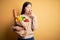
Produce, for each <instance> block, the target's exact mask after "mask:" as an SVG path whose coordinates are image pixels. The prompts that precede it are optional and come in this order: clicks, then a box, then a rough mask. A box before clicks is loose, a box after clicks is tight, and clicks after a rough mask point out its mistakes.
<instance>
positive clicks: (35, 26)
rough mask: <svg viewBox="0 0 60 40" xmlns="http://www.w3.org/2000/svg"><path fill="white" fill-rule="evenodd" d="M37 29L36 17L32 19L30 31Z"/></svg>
mask: <svg viewBox="0 0 60 40" xmlns="http://www.w3.org/2000/svg"><path fill="white" fill-rule="evenodd" d="M37 28H38V23H37V17H36V16H35V17H34V19H33V26H32V29H33V30H35V29H37Z"/></svg>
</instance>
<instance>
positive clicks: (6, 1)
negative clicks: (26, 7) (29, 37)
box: [0, 0, 60, 40]
mask: <svg viewBox="0 0 60 40" xmlns="http://www.w3.org/2000/svg"><path fill="white" fill-rule="evenodd" d="M25 1H28V0H0V40H17V37H16V36H17V35H16V33H14V32H13V31H12V29H11V26H12V24H13V15H12V13H13V12H12V10H13V9H18V10H19V11H18V12H19V13H20V12H21V8H22V5H23V3H24V2H25ZM29 1H30V2H31V3H32V9H33V12H34V13H35V14H36V16H37V18H38V19H37V20H38V29H37V30H35V31H34V37H35V40H60V24H59V23H60V1H59V0H29Z"/></svg>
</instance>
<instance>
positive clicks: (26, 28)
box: [13, 2, 37, 40]
mask: <svg viewBox="0 0 60 40" xmlns="http://www.w3.org/2000/svg"><path fill="white" fill-rule="evenodd" d="M13 12H14V13H13V16H14V20H15V23H16V24H15V26H14V27H13V29H14V31H15V32H16V33H17V34H18V35H19V37H18V40H34V35H33V31H34V30H35V29H36V28H37V18H36V16H35V15H34V14H33V12H32V4H31V3H30V2H25V3H24V4H23V7H22V11H21V14H20V16H22V17H24V20H23V21H22V22H21V21H20V22H18V21H16V19H17V15H16V11H15V10H14V11H13Z"/></svg>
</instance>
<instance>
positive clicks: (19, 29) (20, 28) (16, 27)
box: [13, 26, 23, 31]
mask: <svg viewBox="0 0 60 40" xmlns="http://www.w3.org/2000/svg"><path fill="white" fill-rule="evenodd" d="M13 29H15V30H16V31H21V30H23V28H22V27H20V26H14V27H13Z"/></svg>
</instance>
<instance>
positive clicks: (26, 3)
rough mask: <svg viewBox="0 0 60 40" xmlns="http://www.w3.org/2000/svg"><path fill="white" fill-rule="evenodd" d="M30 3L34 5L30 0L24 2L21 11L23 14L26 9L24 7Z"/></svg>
mask: <svg viewBox="0 0 60 40" xmlns="http://www.w3.org/2000/svg"><path fill="white" fill-rule="evenodd" d="M29 4H31V5H32V3H30V2H25V3H24V4H23V7H22V11H21V15H22V14H24V13H25V10H24V9H25V7H26V6H27V5H29Z"/></svg>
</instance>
